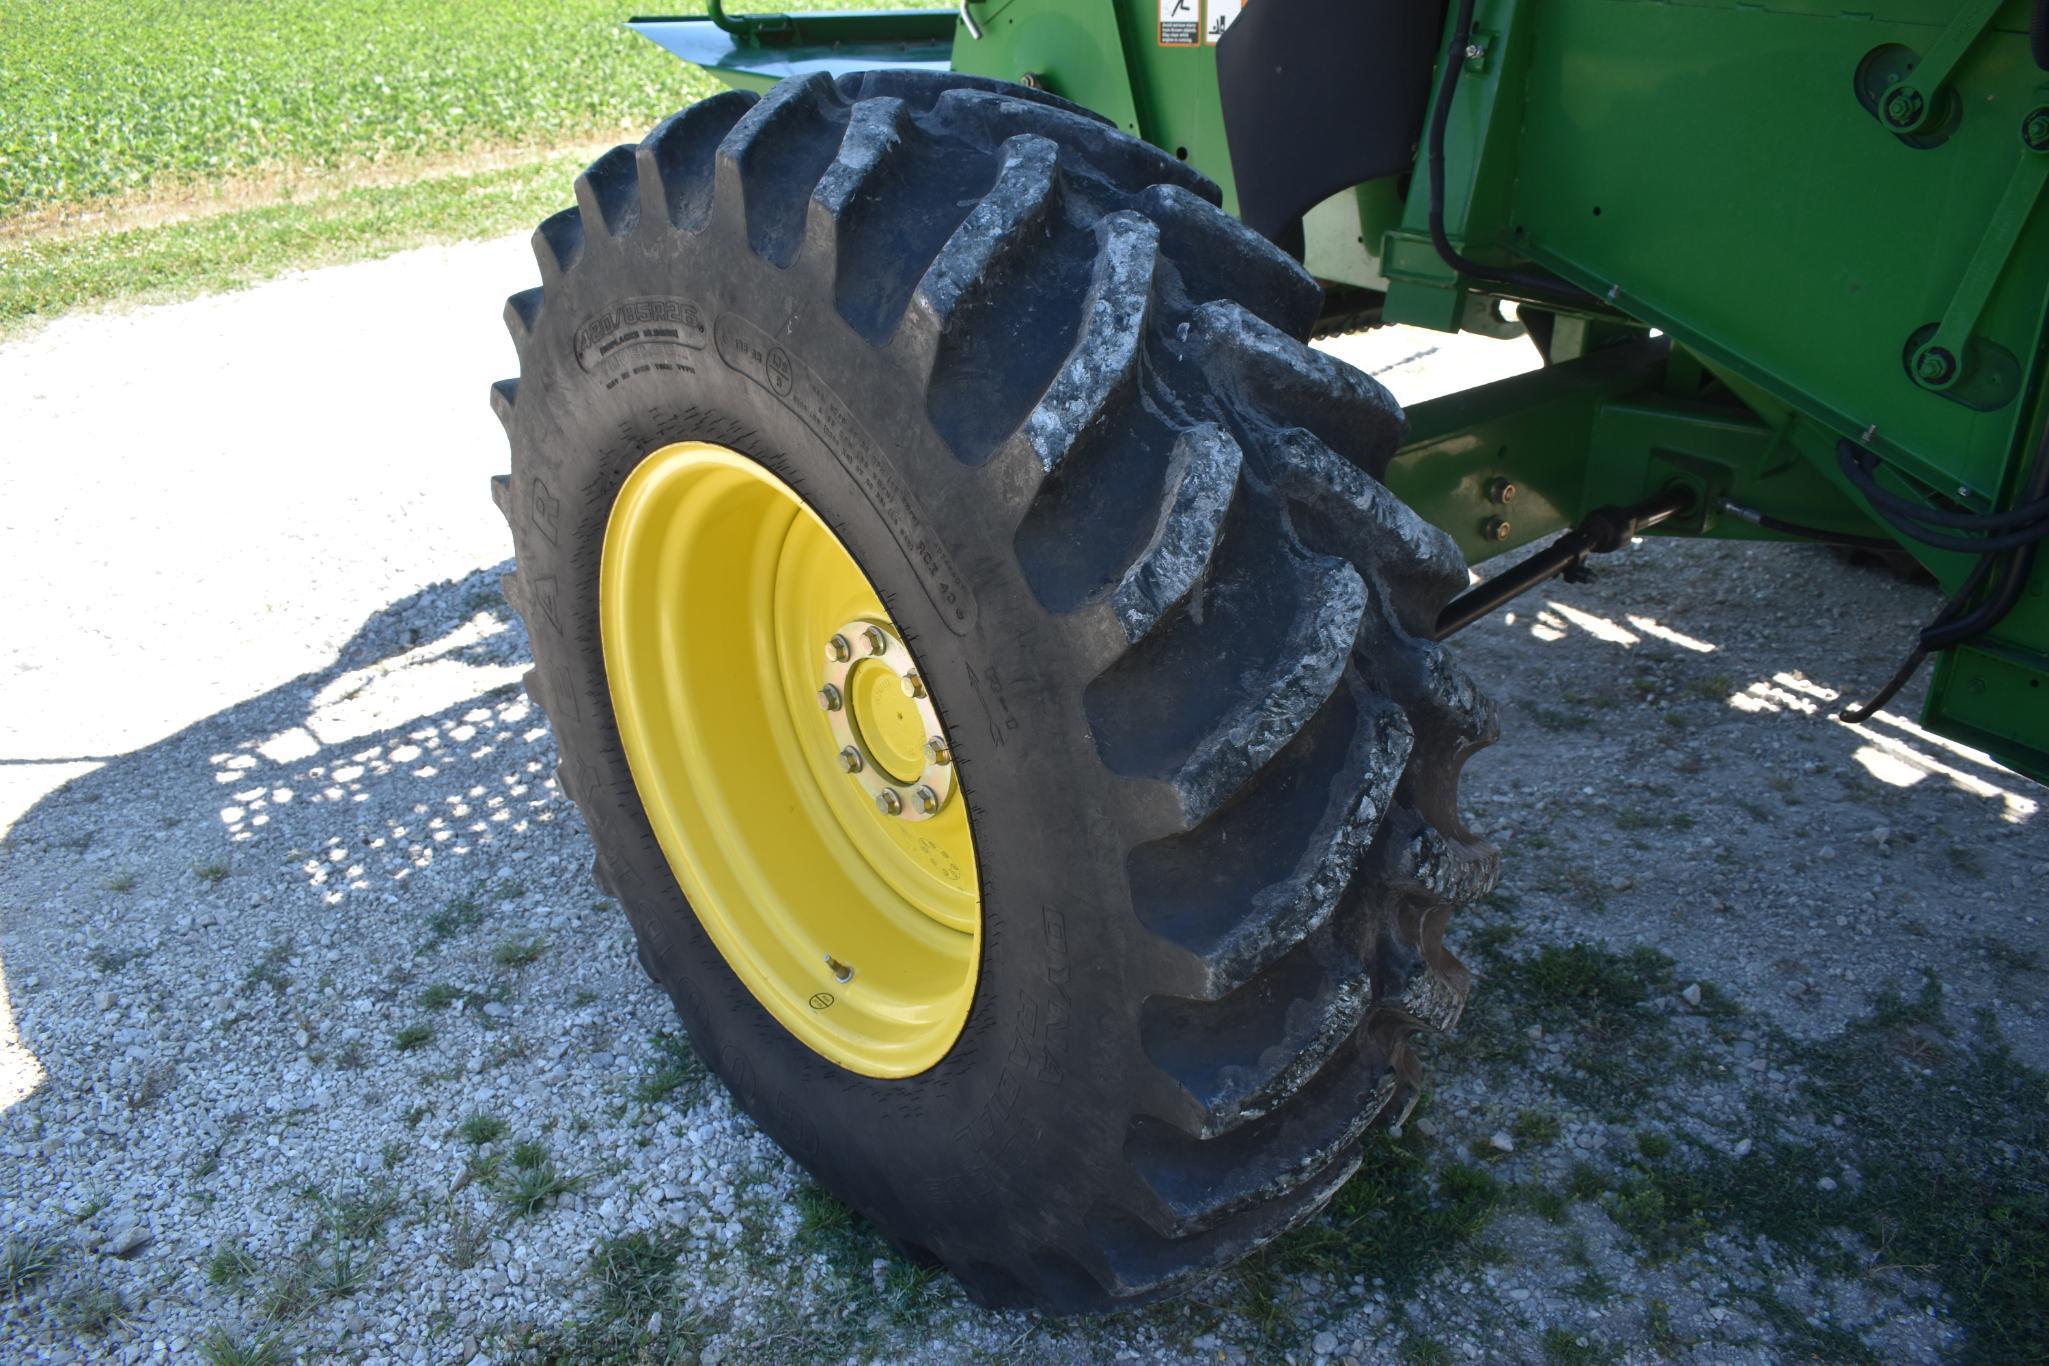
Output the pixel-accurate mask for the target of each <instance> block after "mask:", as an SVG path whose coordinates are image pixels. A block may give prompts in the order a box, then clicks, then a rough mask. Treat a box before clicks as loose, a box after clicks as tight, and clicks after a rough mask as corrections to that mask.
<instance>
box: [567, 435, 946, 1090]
mask: <svg viewBox="0 0 2049 1366" xmlns="http://www.w3.org/2000/svg"><path fill="white" fill-rule="evenodd" d="M598 621H599V629H600V631H601V633H602V636H603V641H604V653H605V676H606V680H607V682H608V684H609V685H610V688H611V693H612V709H613V713H614V715H615V716H616V718H617V721H618V726H619V737H620V740H621V741H622V742H623V744H624V746H625V750H626V758H627V762H628V764H629V765H630V767H631V768H632V771H633V782H634V786H635V788H636V789H637V790H638V792H639V795H640V800H641V805H642V807H643V808H644V809H645V810H646V812H647V817H648V821H649V823H650V824H651V825H652V826H653V828H654V832H655V835H656V838H657V839H659V840H660V842H661V847H662V852H663V854H664V855H665V856H666V857H667V858H668V861H669V867H670V869H671V870H672V871H673V872H674V873H675V876H676V880H677V882H678V884H679V885H680V886H681V887H682V889H683V892H684V895H685V896H686V897H688V898H689V901H690V905H691V907H692V908H693V909H694V910H695V911H696V913H697V918H698V920H699V921H700V922H701V923H702V924H703V926H704V929H705V932H706V934H708V935H709V936H710V938H711V941H712V943H713V944H715V945H716V946H717V947H718V950H719V952H720V953H721V954H723V955H724V956H725V960H726V962H727V964H728V965H729V966H730V967H731V968H732V970H733V972H734V974H735V975H736V976H738V977H739V979H740V981H741V982H742V983H744V984H745V985H746V987H747V989H748V990H749V991H750V992H752V993H753V994H754V998H755V999H756V1000H757V1001H759V1002H760V1003H761V1005H762V1007H763V1008H764V1009H766V1010H767V1011H768V1012H769V1013H770V1014H771V1015H773V1016H774V1017H775V1018H776V1019H777V1020H778V1021H779V1022H781V1024H782V1025H783V1027H784V1028H785V1029H787V1030H789V1031H790V1033H792V1034H794V1035H795V1036H796V1037H797V1038H798V1039H800V1040H801V1041H802V1042H803V1043H805V1044H806V1045H807V1046H809V1047H810V1048H811V1049H813V1050H814V1051H816V1052H817V1053H819V1054H821V1055H822V1056H824V1057H825V1058H827V1059H829V1060H830V1061H832V1062H834V1063H836V1064H838V1065H839V1066H841V1067H844V1068H846V1069H848V1070H849V1071H853V1072H858V1073H861V1074H862V1075H864V1076H871V1077H907V1076H911V1075H914V1074H916V1073H918V1072H922V1071H924V1070H925V1069H927V1068H929V1067H931V1066H932V1065H933V1064H934V1063H936V1062H938V1061H939V1060H940V1059H941V1058H942V1057H944V1056H945V1055H946V1052H947V1050H948V1049H950V1048H951V1047H952V1046H953V1043H954V1041H955V1040H956V1039H957V1038H958V1037H959V1036H960V1031H961V1028H962V1026H963V1025H964V1024H965V1023H966V1021H967V1015H968V1007H969V1003H970V1002H971V1000H972V999H973V996H974V989H975V976H976V972H977V970H978V967H979V963H980V948H981V944H980V940H981V923H982V910H981V890H980V889H981V884H980V881H979V879H978V877H977V875H976V870H975V852H974V841H973V838H972V835H971V832H970V830H969V824H968V815H967V804H966V800H965V798H964V797H963V796H962V795H961V793H960V791H959V788H958V785H957V784H956V785H953V786H952V787H951V790H950V791H949V792H948V793H947V795H946V797H945V799H944V800H943V802H942V803H941V804H940V805H939V807H938V809H937V810H936V811H933V812H931V813H929V814H927V813H924V812H919V811H912V812H910V813H909V814H908V815H906V814H897V815H890V814H886V813H885V811H884V810H883V809H882V808H881V807H879V806H878V804H877V801H878V797H877V794H876V792H875V791H873V790H872V788H873V787H874V785H875V784H876V783H877V782H878V781H880V782H883V783H886V784H895V783H915V779H914V778H912V777H910V775H909V774H908V773H907V770H909V769H913V768H915V767H916V766H917V765H918V763H919V761H920V758H921V756H925V755H929V754H930V753H931V752H932V751H930V750H929V749H928V748H927V744H928V742H929V741H931V740H934V739H937V740H939V741H941V742H942V745H941V749H940V751H939V752H940V755H941V757H942V758H945V757H947V755H946V751H947V750H949V749H950V746H948V745H946V744H945V743H944V742H945V740H946V737H945V736H944V735H943V734H942V735H938V736H928V735H926V734H925V733H924V731H925V730H926V729H928V728H930V727H931V725H932V723H933V721H934V719H935V718H936V717H937V716H938V712H937V710H936V706H937V699H934V698H932V697H931V696H930V693H929V690H928V691H927V693H926V695H925V696H924V698H923V699H916V698H913V697H911V696H910V695H909V694H908V692H907V691H906V689H905V688H903V687H902V686H901V685H900V680H899V679H898V678H897V677H896V676H895V674H894V673H890V674H887V675H886V674H885V673H884V672H883V670H884V669H885V668H886V667H887V666H886V665H885V662H884V660H883V659H882V658H880V657H877V658H869V657H867V654H868V649H867V647H866V646H864V645H863V643H862V642H861V641H860V640H859V639H856V640H854V641H852V642H846V641H845V630H846V628H847V627H848V626H849V625H850V624H860V625H864V626H865V625H871V624H872V625H873V626H874V627H876V628H877V630H878V631H879V632H880V633H881V635H880V636H878V637H876V639H877V640H878V641H879V642H882V643H886V644H887V646H888V659H889V660H890V661H893V662H899V667H900V661H902V660H906V659H908V658H909V656H908V655H907V654H906V653H905V652H904V651H905V647H904V646H903V642H902V633H901V632H899V631H898V630H897V628H896V625H895V623H894V622H893V621H891V619H890V616H889V613H888V612H887V611H885V610H884V608H883V605H882V599H881V597H880V596H879V595H878V594H877V593H876V591H875V588H874V585H873V584H871V583H870V582H869V581H868V576H867V575H866V574H864V573H862V572H861V568H860V566H859V565H858V564H856V563H855V561H854V557H853V556H852V555H851V554H849V553H848V552H847V549H846V547H845V546H843V545H841V544H840V541H839V538H838V537H836V536H835V535H833V533H832V531H831V529H830V528H828V527H827V526H826V525H825V523H824V522H823V521H822V520H820V518H819V517H818V515H817V513H815V512H813V511H812V509H811V508H810V507H809V505H807V504H806V503H805V501H804V500H803V498H801V497H800V496H799V495H798V494H797V493H796V491H795V490H793V489H791V488H790V487H789V485H787V484H785V483H784V482H783V481H782V480H781V479H778V478H777V477H776V476H775V475H774V474H772V473H771V472H769V471H768V470H767V469H765V468H763V467H762V466H761V465H759V464H757V463H755V462H754V461H752V460H750V459H748V458H747V457H746V456H744V455H741V454H740V453H738V452H737V451H733V450H730V449H728V448H726V447H724V446H719V445H713V444H711V443H707V442H696V441H692V442H682V443H679V444H676V445H671V446H664V447H662V448H661V449H660V450H657V451H655V452H654V453H653V454H651V455H649V456H648V457H647V458H646V459H645V460H643V461H642V462H641V463H640V465H639V466H638V467H637V468H635V469H634V471H633V473H632V474H631V475H629V476H628V477H627V479H626V482H625V484H624V486H623V487H622V488H621V489H620V491H619V496H618V499H617V501H616V502H615V503H614V504H613V506H612V513H611V517H610V519H609V521H608V522H607V523H606V526H605V543H604V554H603V559H602V561H601V567H600V570H599V575H598ZM836 636H837V637H840V641H839V642H836V641H835V637H836ZM842 642H844V643H847V644H849V645H850V646H851V648H852V650H853V654H852V656H851V664H849V662H848V661H846V660H840V661H837V662H838V665H839V668H838V671H837V672H836V673H834V675H833V676H836V677H843V681H844V683H845V687H844V689H843V690H835V692H834V694H833V695H834V696H838V697H839V698H840V707H841V708H843V709H844V710H843V712H842V714H841V715H839V716H834V715H832V714H831V713H829V712H828V711H827V709H826V706H825V705H824V699H822V698H821V689H822V688H823V682H822V680H823V679H824V678H825V677H826V676H827V675H828V673H829V672H832V666H833V665H834V663H835V662H836V661H835V659H834V655H835V651H836V649H837V648H838V644H839V643H842ZM875 653H876V654H877V655H878V656H879V655H880V654H881V652H880V651H876V652H875ZM911 667H913V668H915V665H914V664H913V665H912V666H911ZM920 681H921V682H922V681H923V680H922V674H921V678H920ZM921 701H922V705H921ZM836 721H837V722H839V723H840V725H839V727H838V729H837V730H836V729H835V722H836ZM849 722H850V723H851V729H852V731H853V734H854V735H855V736H856V737H858V740H857V743H856V746H855V747H856V748H857V749H860V750H861V751H862V766H863V768H864V769H865V771H866V776H865V777H864V776H863V775H862V774H860V773H853V774H850V773H849V772H847V771H846V766H847V763H848V761H847V760H846V759H845V758H843V752H844V750H845V749H846V748H847V746H846V745H845V744H844V743H843V741H844V740H845V738H846V734H847V729H848V726H847V724H846V723H849ZM948 761H949V762H950V759H949V760H948ZM929 762H935V763H936V762H937V760H930V761H929ZM901 790H902V791H903V792H904V794H905V795H906V796H909V795H910V794H911V793H912V792H913V791H914V790H915V788H914V787H910V786H905V787H903V788H901ZM882 800H884V801H887V800H888V798H883V799H882Z"/></svg>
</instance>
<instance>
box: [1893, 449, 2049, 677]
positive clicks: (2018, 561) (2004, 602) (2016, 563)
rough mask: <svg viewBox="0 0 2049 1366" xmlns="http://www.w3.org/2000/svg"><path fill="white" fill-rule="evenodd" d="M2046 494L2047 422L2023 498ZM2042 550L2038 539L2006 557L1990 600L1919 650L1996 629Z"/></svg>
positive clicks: (1930, 632)
mask: <svg viewBox="0 0 2049 1366" xmlns="http://www.w3.org/2000/svg"><path fill="white" fill-rule="evenodd" d="M2045 494H2049V421H2045V422H2044V423H2043V424H2042V437H2041V440H2039V441H2037V442H2036V443H2035V464H2034V468H2032V469H2031V470H2029V471H2028V486H2027V490H2026V492H2025V494H2024V495H2023V496H2024V497H2026V498H2029V499H2031V500H2039V499H2041V498H2042V497H2043V496H2044V495H2045ZM2041 549H2042V541H2041V538H2040V537H2037V538H2036V539H2035V540H2032V541H2029V542H2028V543H2027V544H2026V545H2023V546H2019V547H2017V548H2016V549H2015V550H2014V552H2013V554H2012V555H2011V556H2010V557H2009V559H2008V561H2007V565H2006V573H2005V574H2004V575H2002V576H2001V578H2000V580H1999V586H1998V588H1996V589H1995V590H1993V593H1992V596H1991V597H1990V598H1987V599H1986V600H1985V602H1984V604H1983V605H1981V606H1980V607H1978V608H1977V609H1976V610H1975V611H1973V612H1972V613H1971V614H1970V615H1969V616H1967V617H1964V618H1962V619H1960V620H1958V621H1954V622H1949V623H1947V624H1941V623H1938V624H1936V625H1933V626H1930V627H1929V628H1928V629H1927V630H1925V631H1923V632H1922V633H1921V645H1922V648H1924V649H1930V650H1936V649H1941V648H1942V647H1944V646H1947V645H1958V644H1961V643H1963V642H1964V641H1966V640H1969V639H1970V638H1971V637H1973V636H1976V635H1981V634H1983V633H1984V632H1986V631H1989V630H1991V629H1992V628H1993V627H1994V626H1997V625H1998V624H1999V623H2000V621H2001V620H2003V619H2004V618H2005V616H2006V614H2007V613H2008V612H2011V611H2012V610H2013V605H2014V604H2015V603H2017V602H2019V601H2020V597H2021V590H2022V589H2024V588H2026V587H2027V583H2028V578H2029V576H2030V575H2032V574H2033V573H2034V572H2035V557H2036V555H2038V554H2039V553H2040V552H2041ZM1987 558H1988V559H1989V558H1990V557H1989V556H1988V557H1987ZM1981 563H1982V562H1981Z"/></svg>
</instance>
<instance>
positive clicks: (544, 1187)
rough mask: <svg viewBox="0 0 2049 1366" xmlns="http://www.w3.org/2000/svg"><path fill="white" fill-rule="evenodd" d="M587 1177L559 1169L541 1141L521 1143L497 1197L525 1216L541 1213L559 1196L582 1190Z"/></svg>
mask: <svg viewBox="0 0 2049 1366" xmlns="http://www.w3.org/2000/svg"><path fill="white" fill-rule="evenodd" d="M588 1180H589V1178H587V1177H583V1176H570V1175H568V1174H566V1173H564V1172H561V1171H558V1170H557V1169H556V1167H555V1164H554V1163H553V1162H551V1161H550V1160H549V1159H548V1150H547V1149H546V1148H544V1147H542V1146H541V1145H540V1144H538V1143H532V1144H528V1143H522V1144H520V1145H519V1147H518V1148H515V1149H514V1150H513V1164H512V1170H511V1171H510V1172H509V1173H504V1174H503V1175H502V1177H501V1179H500V1180H499V1182H498V1197H499V1199H500V1200H501V1201H502V1202H503V1203H504V1205H505V1207H506V1209H508V1210H510V1211H511V1212H512V1213H513V1214H514V1215H515V1216H517V1217H520V1218H524V1217H526V1216H528V1215H532V1214H539V1213H540V1212H541V1210H542V1209H543V1208H544V1207H545V1206H546V1205H547V1203H548V1202H549V1201H550V1200H553V1199H555V1198H556V1197H557V1196H560V1195H567V1194H569V1193H570V1192H572V1191H579V1190H582V1189H583V1188H584V1186H585V1184H586V1183H587V1181H588Z"/></svg>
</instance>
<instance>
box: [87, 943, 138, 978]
mask: <svg viewBox="0 0 2049 1366" xmlns="http://www.w3.org/2000/svg"><path fill="white" fill-rule="evenodd" d="M141 956H142V955H141V954H140V952H139V951H137V950H135V949H109V948H97V949H91V950H88V951H87V953H86V955H85V961H86V962H88V963H90V964H91V965H92V970H93V971H94V972H97V973H101V974H106V973H114V972H119V971H120V970H121V969H123V968H125V967H127V966H128V965H129V964H130V963H132V962H134V961H135V960H136V959H137V958H139V957H141Z"/></svg>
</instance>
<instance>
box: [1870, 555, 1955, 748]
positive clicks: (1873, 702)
mask: <svg viewBox="0 0 2049 1366" xmlns="http://www.w3.org/2000/svg"><path fill="white" fill-rule="evenodd" d="M1991 569H1992V557H1991V556H1990V555H1987V556H1985V557H1984V558H1983V559H1981V560H1979V561H1978V565H1977V568H1975V569H1973V570H1972V571H1971V573H1970V576H1969V577H1968V578H1966V579H1965V580H1964V586H1963V587H1962V588H1959V589H1958V590H1957V591H1956V592H1955V593H1954V594H1952V595H1951V596H1950V598H1949V600H1948V601H1947V602H1945V603H1943V604H1942V610H1941V611H1939V612H1937V613H1936V614H1935V621H1934V622H1933V623H1931V624H1930V627H1929V629H1930V630H1933V629H1934V627H1935V626H1936V625H1939V624H1940V623H1941V622H1942V620H1943V618H1945V617H1947V616H1948V615H1949V614H1950V613H1952V612H1954V611H1956V610H1957V609H1958V608H1959V607H1962V606H1963V605H1964V604H1965V603H1966V602H1968V601H1970V598H1971V595H1972V594H1973V593H1975V592H1977V591H1978V587H1979V585H1980V584H1982V583H1984V582H1985V575H1986V574H1987V573H1989V572H1991ZM1922 635H1923V637H1924V639H1923V640H1920V641H1916V642H1915V644H1914V648H1913V649H1912V650H1910V651H1908V652H1907V657H1906V658H1905V659H1903V660H1901V661H1900V667H1899V668H1897V669H1895V670H1893V675H1892V677H1891V678H1888V679H1886V680H1885V683H1884V685H1883V686H1882V687H1880V688H1879V690H1878V691H1877V692H1875V693H1873V694H1872V695H1871V698H1870V700H1869V701H1866V702H1860V703H1858V704H1856V705H1855V706H1850V707H1844V708H1843V712H1842V719H1843V720H1845V721H1847V722H1849V723H1850V724H1851V725H1853V726H1855V725H1861V724H1863V723H1864V722H1866V721H1869V720H1870V719H1871V718H1872V717H1873V716H1875V715H1877V714H1878V710H1879V708H1881V707H1883V706H1884V705H1885V704H1886V703H1888V702H1890V701H1892V700H1893V698H1894V697H1896V696H1898V695H1899V691H1900V689H1901V688H1904V687H1906V686H1907V680H1908V679H1910V678H1912V677H1913V676H1914V673H1915V671H1916V670H1918V669H1919V668H1920V667H1921V661H1922V660H1924V659H1926V658H1928V654H1929V647H1928V645H1927V643H1926V640H1925V637H1926V635H1927V632H1926V631H1924V632H1922Z"/></svg>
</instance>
